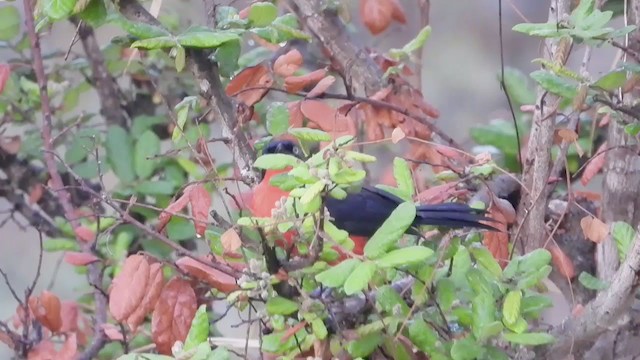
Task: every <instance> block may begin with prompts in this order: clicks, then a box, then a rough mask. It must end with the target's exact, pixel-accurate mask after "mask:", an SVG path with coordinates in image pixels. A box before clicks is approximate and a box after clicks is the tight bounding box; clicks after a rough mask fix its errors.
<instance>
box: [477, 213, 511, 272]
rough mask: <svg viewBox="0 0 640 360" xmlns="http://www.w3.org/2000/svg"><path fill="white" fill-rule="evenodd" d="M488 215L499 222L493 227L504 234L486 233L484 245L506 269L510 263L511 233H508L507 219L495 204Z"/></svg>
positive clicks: (494, 223)
mask: <svg viewBox="0 0 640 360" xmlns="http://www.w3.org/2000/svg"><path fill="white" fill-rule="evenodd" d="M487 213H488V216H489V217H491V218H493V219H495V220H496V221H497V222H492V223H491V226H493V227H495V228H496V229H498V230H501V231H503V232H497V231H487V232H485V233H484V234H483V240H482V243H483V244H484V246H486V248H487V249H489V251H490V252H491V254H492V255H493V258H494V259H496V260H497V261H498V263H499V264H500V266H502V268H503V269H504V268H505V267H506V266H507V264H508V263H509V233H508V232H507V218H506V216H505V215H504V214H503V213H502V211H500V209H499V208H498V207H497V206H495V205H494V204H492V205H491V206H490V207H489V209H488V210H487Z"/></svg>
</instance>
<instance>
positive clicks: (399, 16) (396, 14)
mask: <svg viewBox="0 0 640 360" xmlns="http://www.w3.org/2000/svg"><path fill="white" fill-rule="evenodd" d="M390 3H391V6H392V7H393V11H392V12H391V18H392V19H393V20H395V21H397V22H399V23H401V24H406V23H407V17H406V15H405V14H404V10H402V5H400V2H399V1H398V0H390Z"/></svg>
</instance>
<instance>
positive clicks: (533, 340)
mask: <svg viewBox="0 0 640 360" xmlns="http://www.w3.org/2000/svg"><path fill="white" fill-rule="evenodd" d="M502 336H503V337H504V339H505V340H507V341H508V342H511V343H514V344H519V345H533V346H535V345H544V344H551V343H553V342H554V340H555V338H554V337H553V335H551V334H548V333H542V332H535V333H523V334H508V333H507V334H503V335H502Z"/></svg>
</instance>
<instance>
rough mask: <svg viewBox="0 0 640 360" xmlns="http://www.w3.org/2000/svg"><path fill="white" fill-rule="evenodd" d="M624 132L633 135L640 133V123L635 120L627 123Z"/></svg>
mask: <svg viewBox="0 0 640 360" xmlns="http://www.w3.org/2000/svg"><path fill="white" fill-rule="evenodd" d="M624 132H626V133H627V134H629V135H631V136H638V134H640V123H638V122H633V123H631V124H627V125H625V127H624Z"/></svg>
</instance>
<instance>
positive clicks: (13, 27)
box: [0, 5, 22, 41]
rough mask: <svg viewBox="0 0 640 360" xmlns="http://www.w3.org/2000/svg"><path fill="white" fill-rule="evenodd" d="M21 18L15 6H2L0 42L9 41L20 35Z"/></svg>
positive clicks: (0, 10) (0, 9)
mask: <svg viewBox="0 0 640 360" xmlns="http://www.w3.org/2000/svg"><path fill="white" fill-rule="evenodd" d="M21 19H22V16H20V12H19V11H18V9H17V8H16V7H15V6H12V5H4V6H3V7H2V8H0V41H10V40H13V38H14V37H16V36H18V34H20V23H21V21H22V20H21Z"/></svg>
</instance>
